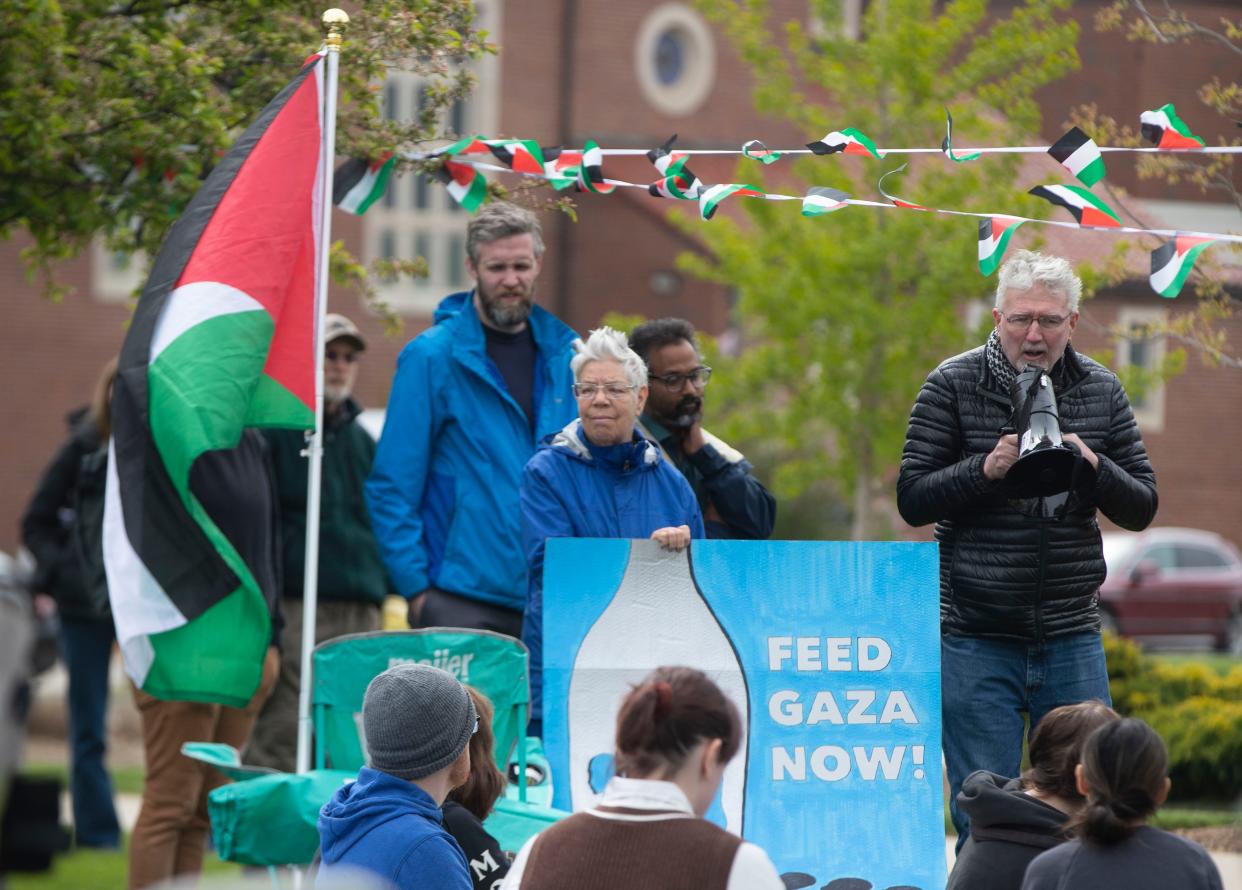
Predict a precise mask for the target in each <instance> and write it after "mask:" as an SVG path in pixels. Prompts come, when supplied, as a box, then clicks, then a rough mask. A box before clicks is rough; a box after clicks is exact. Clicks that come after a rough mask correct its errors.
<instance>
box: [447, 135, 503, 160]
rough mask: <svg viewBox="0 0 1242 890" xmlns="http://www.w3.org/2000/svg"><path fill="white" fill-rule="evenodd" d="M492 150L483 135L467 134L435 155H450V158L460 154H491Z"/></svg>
mask: <svg viewBox="0 0 1242 890" xmlns="http://www.w3.org/2000/svg"><path fill="white" fill-rule="evenodd" d="M491 151H492V150H491V148H490V147H489V146H488V144H487V140H485V139H484V138H483V137H482V136H466V137H465V138H464V139H459V140H457V141H456V142H454V143H453V144H452V145H447V146H445V147H444V148H442V149H440V150H439V151H438V152H436V153H435V155H433V157H438V156H440V155H448V156H449V157H450V158H455V157H457V156H458V155H485V154H490V153H491Z"/></svg>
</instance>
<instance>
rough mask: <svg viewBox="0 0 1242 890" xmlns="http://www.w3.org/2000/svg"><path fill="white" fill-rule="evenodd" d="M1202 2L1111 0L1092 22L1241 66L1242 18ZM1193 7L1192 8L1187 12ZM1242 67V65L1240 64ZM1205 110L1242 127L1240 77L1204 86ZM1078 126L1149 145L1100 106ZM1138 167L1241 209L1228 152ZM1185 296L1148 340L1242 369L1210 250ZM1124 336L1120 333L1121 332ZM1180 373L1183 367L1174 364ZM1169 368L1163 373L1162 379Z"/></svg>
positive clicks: (1116, 192) (1168, 157)
mask: <svg viewBox="0 0 1242 890" xmlns="http://www.w3.org/2000/svg"><path fill="white" fill-rule="evenodd" d="M1201 5H1202V4H1194V3H1185V2H1175V0H1147V2H1145V0H1112V2H1109V3H1107V4H1105V5H1104V6H1102V7H1101V8H1100V9H1098V10H1097V11H1096V14H1095V16H1094V23H1093V24H1094V27H1095V29H1096V30H1097V31H1099V32H1101V33H1112V34H1118V35H1120V36H1122V37H1124V39H1125V40H1127V41H1129V42H1132V43H1149V44H1153V45H1156V46H1164V47H1170V46H1175V45H1193V46H1195V47H1196V48H1197V49H1198V50H1199V51H1201V52H1203V53H1204V54H1207V55H1208V56H1210V57H1214V58H1220V59H1222V60H1224V61H1225V62H1226V64H1228V62H1229V61H1232V62H1233V64H1234V65H1235V66H1236V65H1239V64H1242V15H1239V16H1237V17H1236V18H1234V19H1229V18H1225V17H1218V16H1214V15H1211V14H1208V13H1206V12H1205V11H1204V10H1202V9H1197V10H1194V9H1191V8H1193V7H1195V6H1201ZM1188 9H1190V10H1191V11H1188ZM1239 70H1242V69H1239ZM1198 98H1199V102H1200V103H1201V104H1202V106H1203V109H1204V110H1206V111H1208V112H1211V113H1212V114H1214V115H1216V116H1218V117H1219V118H1220V119H1221V121H1222V123H1223V124H1224V127H1225V128H1226V129H1232V128H1233V125H1234V124H1235V123H1237V124H1238V125H1239V126H1242V78H1237V79H1234V80H1222V79H1221V78H1220V77H1214V78H1212V80H1210V81H1208V82H1206V83H1203V84H1201V85H1200V86H1199V90H1198ZM1071 120H1072V122H1073V123H1075V124H1076V125H1078V126H1080V127H1082V128H1083V129H1084V130H1086V131H1087V132H1089V133H1092V134H1094V135H1095V138H1096V141H1097V142H1099V143H1100V144H1110V145H1135V146H1137V145H1147V144H1149V143H1147V142H1146V141H1145V140H1143V138H1142V137H1141V135H1140V133H1139V128H1138V127H1136V126H1128V125H1126V124H1124V123H1121V122H1119V121H1118V120H1116V119H1115V118H1113V117H1111V116H1110V115H1107V114H1102V113H1100V111H1099V109H1098V108H1096V107H1095V106H1094V105H1084V106H1081V107H1080V108H1078V109H1076V110H1075V112H1074V114H1073V115H1072V116H1071ZM1229 144H1231V145H1242V138H1238V137H1235V138H1233V139H1231V140H1229ZM1135 170H1136V172H1137V173H1138V177H1139V179H1140V180H1145V181H1155V182H1164V183H1167V184H1169V185H1176V184H1181V185H1185V186H1188V187H1190V188H1193V189H1195V190H1196V191H1197V192H1198V193H1199V194H1200V195H1203V196H1206V197H1208V198H1214V199H1216V200H1218V201H1222V202H1224V203H1230V204H1233V205H1234V206H1235V207H1237V208H1238V209H1239V210H1242V190H1239V188H1238V186H1237V184H1236V183H1237V176H1236V172H1235V171H1236V167H1235V156H1234V155H1228V154H1201V155H1194V154H1180V153H1179V154H1165V153H1158V154H1142V155H1139V156H1138V157H1137V160H1136V162H1135ZM1110 191H1111V193H1112V195H1113V200H1114V202H1115V203H1116V205H1117V206H1122V207H1124V206H1125V204H1126V195H1125V193H1124V192H1123V191H1122V190H1120V189H1116V188H1110ZM1158 243H1159V242H1158V241H1157V240H1155V239H1147V240H1146V242H1145V243H1144V246H1145V247H1146V248H1147V249H1148V250H1151V249H1154V248H1155V247H1156V246H1157V245H1158ZM1100 271H1101V276H1100V283H1101V284H1108V283H1115V282H1118V281H1120V280H1121V279H1122V278H1124V277H1125V271H1124V268H1123V266H1122V264H1121V263H1120V262H1113V263H1110V264H1105V265H1104V266H1103V267H1102V268H1101V270H1100ZM1189 285H1190V286H1189V287H1187V288H1186V293H1187V294H1190V293H1192V292H1193V294H1194V296H1195V298H1196V299H1195V301H1194V302H1193V303H1191V304H1190V305H1189V306H1186V302H1188V301H1183V302H1182V303H1181V304H1180V305H1179V311H1176V312H1172V313H1170V315H1169V317H1168V318H1167V319H1166V320H1165V321H1163V322H1160V323H1153V324H1150V325H1147V326H1146V330H1145V333H1146V335H1147V336H1149V337H1155V336H1165V337H1168V338H1170V339H1171V340H1173V341H1174V342H1175V343H1177V344H1178V348H1177V349H1176V350H1171V351H1170V353H1169V356H1170V358H1176V357H1177V356H1178V355H1180V356H1181V359H1182V364H1184V360H1185V352H1186V349H1187V348H1189V349H1193V350H1194V351H1195V352H1197V353H1198V354H1199V355H1200V356H1201V357H1202V358H1203V359H1204V360H1206V361H1207V362H1209V363H1211V364H1217V365H1222V366H1224V367H1228V368H1234V369H1238V368H1242V355H1238V354H1237V353H1236V346H1234V347H1233V351H1232V352H1231V351H1230V344H1229V343H1228V342H1227V340H1226V338H1225V334H1224V331H1223V329H1222V327H1221V324H1220V322H1221V320H1222V319H1225V318H1228V317H1229V316H1231V315H1232V314H1233V313H1234V312H1235V311H1236V309H1237V300H1236V299H1234V298H1232V297H1231V296H1230V295H1229V293H1228V292H1227V291H1226V289H1225V287H1224V285H1223V283H1222V275H1221V267H1220V265H1219V263H1218V262H1216V261H1215V257H1214V256H1213V255H1212V254H1211V253H1209V254H1208V255H1206V256H1204V257H1203V258H1201V259H1200V260H1199V261H1198V262H1197V263H1196V266H1195V272H1194V273H1193V274H1192V276H1191V278H1190V279H1189ZM1119 333H1120V332H1119ZM1170 370H1171V371H1173V372H1176V371H1179V370H1180V367H1174V368H1172V369H1170ZM1167 376H1168V373H1167V372H1166V373H1158V374H1157V375H1156V378H1157V379H1164V378H1165V377H1167ZM1152 382H1156V381H1154V380H1148V381H1144V380H1142V379H1136V380H1132V379H1126V380H1125V383H1126V387H1127V389H1130V388H1131V387H1132V386H1133V385H1135V384H1137V385H1138V388H1139V389H1140V390H1141V387H1142V386H1143V385H1144V383H1147V384H1150V383H1152Z"/></svg>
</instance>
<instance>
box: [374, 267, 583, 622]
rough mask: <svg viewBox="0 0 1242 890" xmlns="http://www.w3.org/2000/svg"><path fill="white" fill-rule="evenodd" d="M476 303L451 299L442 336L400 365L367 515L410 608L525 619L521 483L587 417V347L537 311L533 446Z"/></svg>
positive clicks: (440, 322) (417, 341)
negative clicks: (455, 604) (580, 399)
mask: <svg viewBox="0 0 1242 890" xmlns="http://www.w3.org/2000/svg"><path fill="white" fill-rule="evenodd" d="M473 296H474V292H473V291H469V292H463V293H458V294H453V295H452V296H449V297H446V298H445V299H444V300H443V302H441V303H440V307H439V308H438V309H437V310H436V316H435V324H434V325H433V326H432V327H430V328H428V329H427V330H426V331H424V332H423V333H422V334H420V335H419V336H418V337H416V338H414V339H413V340H412V341H410V343H408V344H407V345H406V347H405V349H403V350H402V352H401V356H400V358H398V359H397V374H396V376H395V377H394V379H393V384H392V392H391V393H390V395H389V397H388V413H387V417H386V419H385V422H384V432H383V435H382V436H381V437H380V441H379V446H378V447H377V449H376V452H375V461H374V463H373V465H372V468H371V475H370V478H368V480H367V484H366V496H367V505H368V506H369V507H370V511H371V524H372V527H373V529H374V531H375V537H376V540H377V541H378V542H379V545H380V553H381V555H382V556H383V558H384V563H385V564H386V565H387V566H388V571H389V574H390V576H391V577H392V580H393V584H394V586H395V587H396V588H397V592H398V593H400V594H401V595H402V596H404V597H407V598H409V597H412V596H414V595H415V594H417V593H419V592H420V591H422V590H424V589H426V588H427V587H431V586H434V587H437V588H439V589H441V590H445V591H448V592H449V593H454V594H457V595H459V596H463V597H468V598H470V599H474V600H479V601H482V602H485V603H489V604H491V605H498V606H504V607H505V608H509V609H514V610H517V611H521V610H522V609H523V607H524V606H525V605H526V588H527V578H526V560H525V558H524V554H523V550H522V540H521V523H520V521H519V517H518V509H519V501H518V485H519V480H520V479H521V476H522V467H523V466H525V464H526V462H527V461H528V460H529V459H530V457H531V455H532V454H534V452H535V444H536V442H538V441H539V440H540V439H542V438H543V437H545V436H547V435H550V434H552V433H555V432H556V431H557V430H559V429H560V428H561V427H563V426H564V425H565V424H566V423H568V422H569V421H570V420H571V419H573V417H574V416H575V415H576V413H577V403H576V402H575V401H574V397H573V375H572V374H571V373H570V370H569V360H570V358H572V356H573V342H574V340H575V339H576V338H577V335H576V334H575V333H574V332H573V330H572V329H570V328H569V327H568V326H566V325H565V324H564V323H562V322H561V321H560V320H559V319H557V318H556V317H555V316H553V315H552V314H551V313H549V312H547V311H546V310H544V309H541V308H539V307H538V306H535V307H533V308H532V309H531V313H530V318H529V320H528V323H529V324H530V327H531V332H532V334H533V335H534V338H535V345H536V348H537V350H538V355H537V358H536V368H535V381H534V383H535V386H534V395H535V414H536V418H535V424H534V426H535V434H534V435H532V434H531V424H530V423H529V421H528V419H527V417H526V415H525V414H524V413H523V412H522V409H521V408H520V407H519V406H518V403H517V402H516V401H514V399H513V397H512V396H511V395H510V394H509V391H508V389H507V388H506V387H505V383H504V378H502V377H501V375H500V371H499V369H498V368H497V367H496V365H495V363H494V362H493V361H492V360H491V359H490V358H489V357H488V355H487V345H486V339H485V336H484V332H483V323H482V322H481V321H480V320H479V314H478V312H477V311H476V310H475V308H474V300H473Z"/></svg>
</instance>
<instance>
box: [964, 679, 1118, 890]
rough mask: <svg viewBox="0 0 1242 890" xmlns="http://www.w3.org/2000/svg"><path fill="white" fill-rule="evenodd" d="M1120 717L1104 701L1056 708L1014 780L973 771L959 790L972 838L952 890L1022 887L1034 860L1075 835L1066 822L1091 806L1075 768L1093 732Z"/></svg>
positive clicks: (1040, 725)
mask: <svg viewBox="0 0 1242 890" xmlns="http://www.w3.org/2000/svg"><path fill="white" fill-rule="evenodd" d="M1120 719H1121V716H1120V715H1119V714H1118V713H1117V712H1116V711H1114V710H1113V709H1112V708H1110V707H1109V706H1108V705H1106V704H1104V702H1102V701H1085V702H1079V703H1078V704H1074V705H1062V706H1061V707H1059V708H1053V709H1052V710H1051V711H1049V712H1048V713H1047V714H1045V715H1044V716H1043V719H1041V720H1040V721H1039V723H1038V725H1036V727H1035V731H1034V732H1033V733H1031V749H1030V757H1031V767H1030V769H1028V770H1026V772H1024V773H1023V774H1022V775H1021V776H1019V777H1018V778H1016V779H1010V778H1007V777H1005V776H998V775H996V774H995V773H990V772H988V771H987V770H979V771H977V772H973V773H971V774H970V775H969V776H967V777H966V781H964V782H962V790H961V791H959V792H958V794H957V809H958V812H961V813H965V814H966V815H967V816H969V817H970V837H968V838H967V839H966V843H965V844H964V845H963V846H962V849H961V852H959V853H958V854H957V861H956V862H955V863H954V865H953V873H952V874H950V875H949V886H948V887H947V888H946V890H1018V888H1019V887H1020V886H1022V878H1023V876H1024V875H1025V874H1026V867H1027V866H1028V865H1030V864H1031V860H1032V859H1034V858H1035V857H1036V856H1038V855H1039V854H1040V853H1042V852H1044V851H1045V850H1048V849H1051V848H1052V847H1055V846H1056V845H1057V844H1061V843H1064V842H1065V841H1066V840H1068V839H1069V835H1068V833H1067V829H1066V823H1068V822H1069V820H1070V818H1071V817H1072V816H1073V815H1074V814H1075V813H1077V812H1078V811H1079V810H1080V809H1081V808H1082V807H1083V806H1084V805H1085V804H1086V802H1087V801H1086V799H1085V798H1084V797H1083V796H1082V795H1081V794H1080V793H1079V792H1078V787H1077V783H1076V780H1075V778H1074V771H1075V769H1076V768H1077V766H1078V762H1079V761H1080V760H1082V746H1083V744H1084V743H1085V742H1086V741H1087V739H1088V737H1090V735H1091V733H1092V732H1094V731H1095V730H1097V729H1099V728H1100V727H1101V726H1103V725H1104V724H1106V723H1111V722H1113V721H1114V720H1120Z"/></svg>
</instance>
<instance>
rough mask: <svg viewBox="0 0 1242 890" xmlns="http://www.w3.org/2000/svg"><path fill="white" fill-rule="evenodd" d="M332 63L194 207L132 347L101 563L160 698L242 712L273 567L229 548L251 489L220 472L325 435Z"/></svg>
mask: <svg viewBox="0 0 1242 890" xmlns="http://www.w3.org/2000/svg"><path fill="white" fill-rule="evenodd" d="M322 60H323V57H322V56H321V55H315V56H312V57H311V59H310V60H308V61H307V63H306V65H305V66H304V67H303V68H302V70H301V71H300V72H299V73H298V75H297V76H296V77H295V78H294V79H293V81H292V82H291V83H290V84H289V85H288V86H286V87H285V88H284V89H283V90H282V91H281V92H280V94H279V95H278V96H276V98H275V99H273V100H272V102H271V103H270V104H269V105H268V106H267V107H266V108H265V109H263V111H262V112H261V113H260V114H259V117H258V118H257V119H256V120H255V121H254V123H252V124H251V125H250V127H249V128H248V129H247V130H246V131H245V133H243V134H242V136H241V138H240V139H239V140H238V142H237V143H236V144H235V145H234V146H233V148H232V149H231V150H230V151H229V152H228V154H226V155H225V156H224V158H223V159H222V160H221V161H220V163H219V164H218V165H217V166H216V168H215V169H214V170H212V172H211V174H210V175H209V176H208V177H207V180H206V181H205V182H204V183H203V186H202V188H200V189H199V191H198V194H196V195H195V196H194V198H193V199H192V200H191V201H190V203H189V205H188V206H187V207H186V210H185V212H184V213H183V214H182V215H181V217H180V219H178V220H177V222H176V224H175V225H174V226H173V228H172V230H171V231H170V232H169V234H168V237H167V239H166V240H165V242H164V245H163V247H161V248H160V252H159V254H158V255H157V256H156V258H155V262H154V264H153V266H152V271H151V277H150V278H149V279H148V281H147V284H146V287H145V288H144V290H143V292H142V296H141V298H140V299H139V302H138V306H137V309H136V310H135V313H134V318H133V322H132V324H131V326H130V329H129V332H128V334H127V335H126V338H125V343H124V345H123V346H122V348H121V355H120V361H119V365H118V368H117V376H116V381H115V383H114V384H113V392H112V439H111V443H110V447H109V454H108V484H107V494H106V498H105V508H104V524H103V539H104V565H105V568H106V570H107V575H108V589H109V596H110V598H111V602H112V614H113V618H114V621H115V623H116V632H117V639H118V641H119V643H120V646H121V652H122V654H123V655H124V658H125V667H126V670H127V672H128V673H129V675H130V676H131V677H132V678H133V680H134V682H135V683H136V684H137V685H138V686H139V687H140V688H142V689H143V690H144V691H145V692H148V693H150V694H151V695H154V696H157V697H159V698H163V699H173V700H188V701H202V702H219V703H221V704H226V705H232V706H236V707H240V706H244V705H245V704H246V703H247V702H248V701H249V700H250V698H251V697H252V696H253V694H254V691H255V689H256V688H257V687H258V684H259V679H260V676H261V674H262V665H263V658H264V655H265V653H266V650H267V647H268V645H269V644H270V642H271V636H272V631H271V625H270V619H269V614H270V613H269V606H268V602H267V600H266V598H265V591H264V590H263V589H261V587H260V584H259V581H258V580H256V570H257V568H258V567H259V566H260V564H261V563H263V562H265V561H266V560H260V559H255V560H254V562H253V563H252V562H251V561H250V559H248V558H247V557H246V556H244V555H243V554H251V553H252V551H253V547H254V545H253V543H252V541H251V540H250V539H249V538H248V537H247V536H245V535H243V534H239V535H238V537H237V545H236V546H235V545H234V543H233V541H232V540H231V539H230V538H229V537H228V536H226V535H225V533H224V532H223V531H222V530H221V527H222V525H225V526H227V527H229V528H231V529H234V531H235V532H236V529H235V526H236V525H237V524H238V523H239V522H240V523H243V524H244V523H245V522H246V521H247V517H246V516H245V510H246V509H247V506H248V505H249V504H251V503H252V502H253V497H252V496H251V495H250V494H249V491H250V489H249V488H248V486H249V485H251V484H252V482H251V481H250V480H247V481H246V486H242V485H239V481H240V477H238V476H236V475H232V474H231V473H229V472H223V471H221V467H222V465H224V464H226V463H227V462H228V461H230V460H232V459H233V458H234V457H237V458H238V463H236V464H232V466H233V467H235V468H237V469H240V468H241V467H242V466H243V465H244V467H246V468H248V469H253V468H255V464H254V461H253V458H254V457H255V456H256V455H255V454H254V453H253V452H250V451H249V450H248V449H245V448H243V449H237V448H236V446H237V445H238V443H239V442H241V441H242V433H243V429H244V428H245V427H254V426H266V427H292V428H298V429H310V428H313V427H314V425H315V411H314V407H313V406H314V403H315V370H314V368H315V364H314V343H315V331H314V326H315V292H316V275H317V274H318V268H319V261H318V255H319V246H320V234H321V222H322V220H321V215H322V203H321V202H322V198H323V188H324V183H323V177H322V171H321V168H320V155H321V153H322V150H323V149H322V136H323V121H322V92H323V83H322V81H323V67H324V66H323V63H322ZM246 454H249V455H250V458H251V459H250V460H249V461H248V462H247V461H246ZM230 487H235V488H237V489H238V490H236V491H234V490H231V488H230ZM200 498H202V499H200ZM204 502H206V503H208V504H211V505H212V509H213V510H215V511H216V514H215V516H213V515H212V512H211V511H210V510H209V509H208V508H207V507H206V506H204ZM226 505H227V506H226ZM249 518H250V519H252V520H253V521H255V522H262V521H263V518H262V517H261V516H260V517H249ZM252 558H253V557H252ZM268 586H269V587H270V578H269V579H268ZM268 593H271V594H273V595H275V594H276V591H268Z"/></svg>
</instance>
